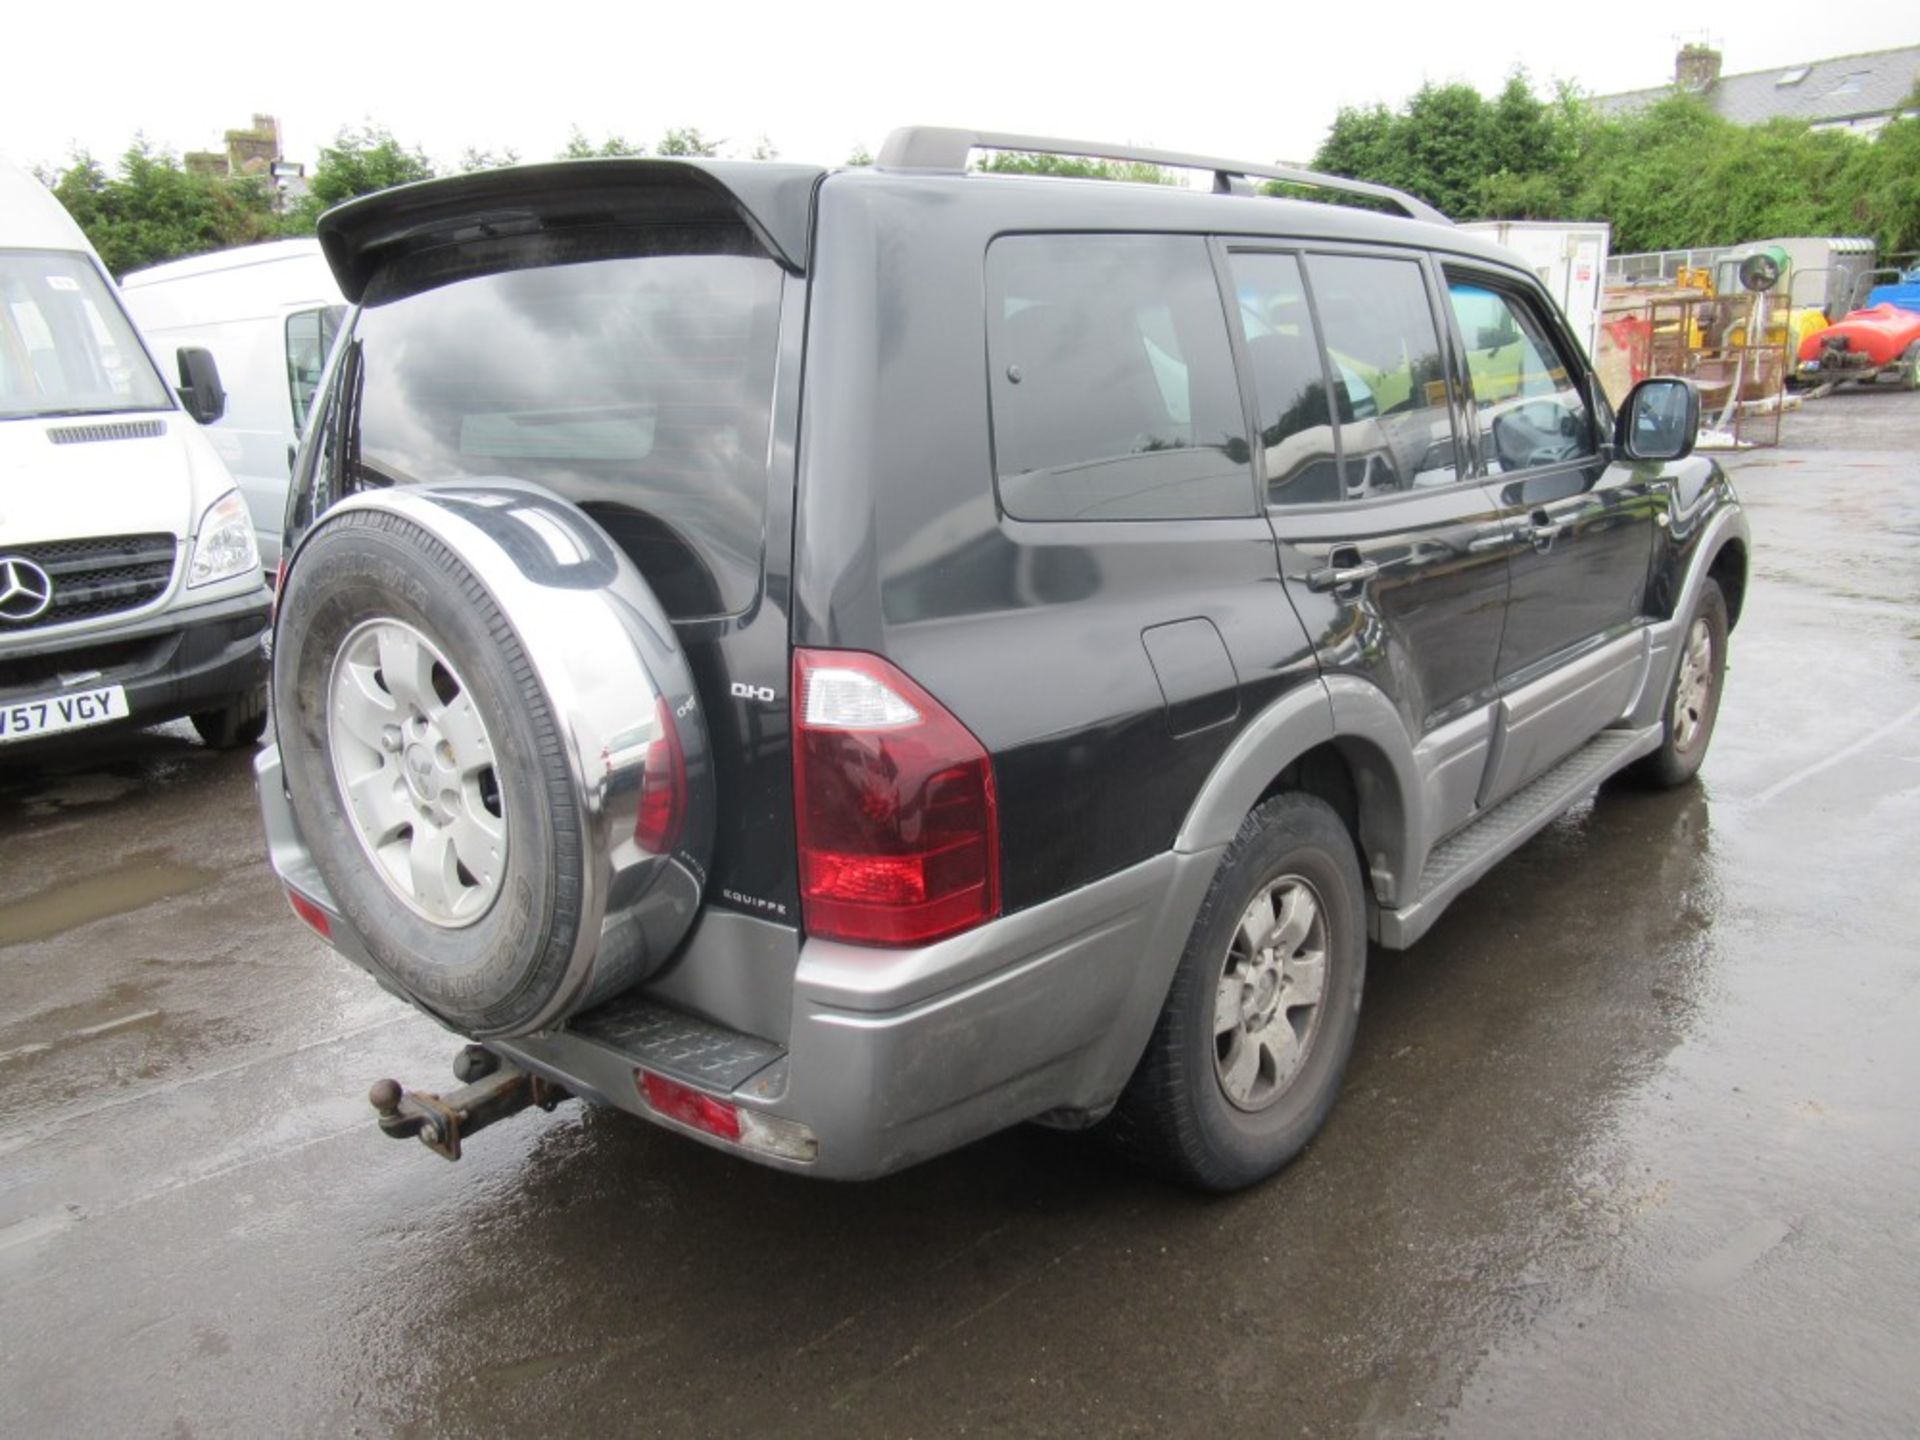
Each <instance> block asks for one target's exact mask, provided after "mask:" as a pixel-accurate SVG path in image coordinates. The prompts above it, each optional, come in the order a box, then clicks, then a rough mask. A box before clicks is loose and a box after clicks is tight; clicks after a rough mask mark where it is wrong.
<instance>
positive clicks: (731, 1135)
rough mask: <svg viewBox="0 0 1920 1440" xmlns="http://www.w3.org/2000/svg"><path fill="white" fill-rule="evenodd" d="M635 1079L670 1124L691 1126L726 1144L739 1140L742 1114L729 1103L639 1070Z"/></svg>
mask: <svg viewBox="0 0 1920 1440" xmlns="http://www.w3.org/2000/svg"><path fill="white" fill-rule="evenodd" d="M633 1078H634V1080H635V1082H636V1083H638V1085H639V1087H640V1094H641V1095H642V1096H643V1097H644V1098H645V1100H646V1102H647V1104H649V1105H651V1106H652V1107H653V1108H654V1109H655V1110H656V1111H658V1112H659V1113H660V1114H662V1115H664V1116H666V1117H667V1118H668V1119H669V1120H678V1121H679V1122H680V1123H681V1124H682V1125H691V1126H692V1127H693V1128H694V1129H696V1130H701V1131H704V1132H706V1133H707V1134H709V1135H717V1136H719V1137H720V1138H721V1139H722V1140H734V1141H738V1140H739V1138H740V1112H739V1111H738V1110H737V1109H735V1108H734V1107H733V1106H731V1105H729V1104H727V1103H726V1101H724V1100H716V1099H714V1098H713V1096H711V1095H708V1094H705V1093H704V1092H702V1091H699V1090H696V1089H694V1088H693V1087H692V1086H691V1085H682V1084H681V1083H680V1082H679V1081H678V1080H669V1079H667V1077H666V1076H664V1075H656V1074H654V1073H653V1072H652V1071H651V1070H636V1071H634V1074H633Z"/></svg>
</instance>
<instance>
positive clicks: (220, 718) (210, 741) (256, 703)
mask: <svg viewBox="0 0 1920 1440" xmlns="http://www.w3.org/2000/svg"><path fill="white" fill-rule="evenodd" d="M189 718H191V719H192V721H193V728H194V731H195V732H196V733H197V734H198V735H199V736H200V739H201V742H202V743H203V744H205V745H206V746H207V747H208V748H209V749H212V750H239V749H242V748H245V747H251V746H254V745H258V744H259V743H260V737H261V736H263V735H265V734H266V733H267V687H266V686H264V685H260V686H256V687H255V688H254V689H252V690H249V691H248V692H247V693H246V694H244V695H242V696H240V697H239V698H238V699H236V700H235V701H234V702H233V703H232V704H231V705H227V706H223V707H222V708H220V709H218V710H199V711H196V712H194V714H193V715H192V716H191V717H189Z"/></svg>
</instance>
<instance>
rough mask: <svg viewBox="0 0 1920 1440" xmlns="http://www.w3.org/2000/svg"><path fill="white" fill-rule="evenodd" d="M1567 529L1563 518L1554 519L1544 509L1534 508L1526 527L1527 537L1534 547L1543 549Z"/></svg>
mask: <svg viewBox="0 0 1920 1440" xmlns="http://www.w3.org/2000/svg"><path fill="white" fill-rule="evenodd" d="M1566 529H1567V522H1566V521H1565V520H1555V519H1554V518H1553V517H1552V516H1551V515H1549V514H1547V512H1546V511H1544V510H1536V511H1534V512H1533V515H1532V517H1531V524H1530V525H1529V526H1528V527H1527V538H1528V539H1529V540H1531V541H1533V546H1534V549H1536V550H1544V549H1546V548H1547V546H1549V545H1551V544H1552V543H1553V542H1554V541H1555V540H1557V539H1559V538H1560V536H1561V535H1562V534H1564V533H1565V531H1566Z"/></svg>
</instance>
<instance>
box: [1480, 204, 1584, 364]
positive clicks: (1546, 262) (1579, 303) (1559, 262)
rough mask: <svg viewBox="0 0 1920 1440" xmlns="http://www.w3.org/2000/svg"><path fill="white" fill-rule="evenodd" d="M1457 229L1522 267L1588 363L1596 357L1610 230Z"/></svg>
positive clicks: (1549, 224) (1514, 225)
mask: <svg viewBox="0 0 1920 1440" xmlns="http://www.w3.org/2000/svg"><path fill="white" fill-rule="evenodd" d="M1460 228H1461V229H1462V230H1468V231H1471V232H1472V233H1474V234H1476V235H1484V236H1486V237H1487V238H1488V239H1489V240H1492V241H1493V242H1494V243H1495V244H1497V245H1504V246H1506V247H1507V248H1508V249H1509V250H1511V251H1513V252H1514V253H1515V254H1516V255H1518V256H1519V257H1520V258H1521V259H1522V260H1523V261H1525V262H1526V266H1527V268H1528V269H1529V270H1531V271H1533V273H1534V274H1536V275H1538V276H1539V277H1540V283H1541V284H1543V285H1545V286H1546V287H1547V291H1548V293H1549V294H1551V295H1552V296H1553V298H1554V300H1555V301H1557V302H1558V303H1559V306H1560V308H1561V310H1563V311H1564V312H1566V317H1567V324H1568V325H1569V326H1570V327H1571V328H1572V330H1573V333H1574V335H1575V336H1576V337H1578V339H1579V341H1580V343H1581V344H1582V345H1584V346H1586V348H1587V358H1588V359H1589V360H1591V359H1593V358H1594V356H1595V355H1596V354H1598V353H1599V335H1600V292H1601V290H1602V288H1603V287H1604V285H1605V283H1606V268H1607V246H1608V244H1609V242H1610V241H1611V240H1612V236H1613V231H1612V228H1611V227H1610V226H1608V225H1607V224H1605V223H1604V222H1601V221H1586V220H1475V221H1472V222H1470V223H1468V224H1465V225H1462V226H1461V227H1460Z"/></svg>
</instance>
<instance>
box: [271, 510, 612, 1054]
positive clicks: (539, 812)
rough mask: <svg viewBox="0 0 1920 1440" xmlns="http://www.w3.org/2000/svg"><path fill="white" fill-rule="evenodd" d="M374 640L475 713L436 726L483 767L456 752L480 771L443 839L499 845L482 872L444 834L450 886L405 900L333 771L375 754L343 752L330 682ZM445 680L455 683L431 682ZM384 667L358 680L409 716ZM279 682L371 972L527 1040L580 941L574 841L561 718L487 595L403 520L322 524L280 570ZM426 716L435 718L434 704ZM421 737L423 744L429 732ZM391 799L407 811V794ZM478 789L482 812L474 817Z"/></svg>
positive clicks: (306, 816) (577, 828) (422, 999)
mask: <svg viewBox="0 0 1920 1440" xmlns="http://www.w3.org/2000/svg"><path fill="white" fill-rule="evenodd" d="M370 627H372V628H371V631H370ZM381 627H389V629H388V630H382V629H381ZM369 633H371V634H372V635H373V636H374V640H375V644H376V647H377V645H378V644H379V643H380V642H381V641H382V640H383V639H384V638H386V637H387V635H388V634H389V633H391V635H393V636H397V637H399V640H400V642H401V643H402V644H405V645H411V646H412V647H414V650H415V652H416V653H417V654H418V656H419V657H420V658H419V668H420V670H421V671H423V672H425V673H427V674H428V676H429V678H430V682H431V683H435V684H440V685H441V686H442V687H443V688H444V689H445V690H446V691H447V692H449V693H450V694H452V695H453V696H454V697H455V698H453V699H449V700H447V702H446V709H448V710H452V709H453V708H455V706H456V705H470V706H471V710H470V711H463V715H465V716H470V717H473V718H469V719H467V721H466V724H465V726H464V729H463V731H456V729H455V728H454V725H453V722H449V724H448V725H447V727H446V731H447V738H448V739H449V740H450V741H451V742H452V743H454V744H456V745H457V744H460V743H462V739H461V736H462V734H464V736H465V740H464V743H465V744H466V746H467V748H469V749H472V750H474V751H475V753H476V756H478V757H479V759H478V762H476V760H475V758H474V757H470V756H456V758H457V760H458V761H459V764H460V767H461V768H463V769H472V770H474V771H475V772H476V773H475V775H474V778H473V782H472V784H471V785H470V786H469V787H468V789H467V791H466V792H465V794H464V799H465V806H466V808H465V810H463V811H458V812H457V813H452V814H451V815H450V817H449V819H448V821H447V823H446V825H445V827H444V830H445V833H446V834H447V835H448V836H450V837H459V836H471V835H473V834H474V833H475V831H474V828H473V825H474V823H476V822H477V823H478V824H479V825H480V826H481V829H482V833H493V834H497V836H498V837H499V839H498V842H497V843H498V844H499V848H500V851H501V852H503V853H502V855H501V857H500V860H499V862H498V864H497V868H495V869H491V870H489V869H486V868H484V866H483V861H484V859H485V856H484V853H482V854H479V855H473V856H470V855H469V854H468V853H467V851H466V849H465V848H463V846H462V843H461V840H460V839H458V838H455V839H450V840H449V843H450V844H451V845H452V847H453V849H452V853H453V860H451V861H443V862H442V864H441V865H440V866H436V867H434V870H433V872H432V873H433V874H435V875H438V874H439V873H440V872H441V871H442V870H443V869H450V870H451V871H452V873H453V874H454V882H455V883H453V884H449V885H443V887H442V888H441V889H439V890H437V891H436V890H434V889H431V888H429V889H427V890H426V891H424V892H421V891H416V892H415V896H414V897H409V896H408V895H406V894H403V893H402V890H403V886H402V884H401V880H400V877H399V876H397V875H395V874H385V873H382V870H381V859H380V855H381V854H383V853H385V849H384V847H382V846H381V844H380V840H379V836H378V834H377V833H373V832H377V831H378V828H379V827H378V826H377V825H375V826H369V824H368V823H367V822H366V821H365V819H364V818H363V816H362V815H359V814H356V813H354V812H353V811H352V810H351V809H350V806H349V803H348V801H347V798H346V794H345V791H346V789H347V788H348V785H349V782H348V780H347V779H346V778H344V777H345V776H346V774H347V770H346V769H343V768H342V766H343V763H344V764H345V765H347V766H348V768H351V764H352V761H353V758H354V757H355V756H356V755H360V754H363V753H365V752H366V751H368V750H370V749H371V748H372V747H370V746H365V745H361V749H360V750H358V751H356V750H355V749H354V748H353V747H354V746H356V745H360V744H361V742H360V741H359V740H357V739H356V738H355V735H354V734H353V733H352V727H351V726H349V725H348V724H347V723H346V722H345V721H343V720H342V719H341V718H340V714H341V713H343V712H341V711H340V706H341V699H340V697H341V695H342V693H343V692H342V684H343V682H342V680H341V679H340V676H341V675H342V673H343V668H342V667H344V666H347V665H349V664H350V663H351V661H352V658H353V656H354V655H355V654H356V653H358V652H356V651H355V648H354V647H355V645H356V644H364V637H366V636H367V635H368V634H369ZM356 637H363V638H362V640H360V641H356ZM408 637H411V638H410V639H409V638H408ZM369 668H370V667H366V666H363V667H362V673H363V674H364V673H365V672H366V670H367V669H369ZM443 672H444V673H445V674H446V675H450V676H451V677H452V678H451V679H450V680H442V679H441V676H442V673H443ZM383 673H384V672H376V673H375V674H374V675H373V677H372V680H371V682H370V683H372V684H373V685H375V686H377V687H379V688H380V689H381V690H389V689H390V692H391V694H392V696H393V697H394V699H395V701H396V702H397V706H398V709H399V711H400V712H401V713H402V714H403V715H404V714H410V713H412V712H411V708H410V707H411V704H412V702H411V701H410V700H408V699H407V698H406V696H407V695H408V694H409V693H410V692H404V691H403V690H402V688H401V686H400V685H399V684H396V683H394V682H392V681H391V680H388V679H385V678H383ZM274 686H275V689H274V702H275V709H276V712H277V716H278V719H277V729H278V732H279V743H280V752H281V758H282V763H283V764H284V766H285V768H286V775H287V783H288V787H289V791H290V793H292V794H293V795H295V796H297V797H298V798H299V800H300V804H299V807H298V813H299V815H300V819H301V825H302V829H303V831H304V833H305V836H306V840H307V843H308V845H309V847H310V849H311V851H312V854H313V858H314V863H315V864H316V865H317V866H318V868H319V870H320V873H321V876H322V878H323V879H325V881H326V882H327V886H328V888H329V890H330V891H331V892H332V894H333V896H334V898H335V899H336V900H337V901H338V902H339V904H340V905H341V907H342V908H343V910H344V911H345V913H346V916H347V919H348V920H349V922H350V923H351V925H352V927H353V929H354V930H355V932H356V933H357V934H358V935H359V936H361V937H362V938H363V940H364V941H365V944H366V948H367V952H368V957H369V960H370V961H371V968H372V969H373V970H374V971H375V973H376V974H377V975H378V976H379V977H380V978H382V979H383V980H385V981H386V982H387V983H388V984H389V985H390V986H392V987H393V988H394V989H396V990H398V991H399V992H401V993H403V994H405V995H407V996H408V997H409V998H411V999H412V1000H413V1001H414V1002H415V1003H416V1004H418V1005H419V1006H420V1007H421V1008H423V1009H425V1010H427V1011H428V1012H429V1013H431V1014H433V1015H436V1016H438V1017H439V1018H440V1019H442V1020H443V1021H445V1022H446V1023H448V1024H449V1025H451V1026H453V1027H454V1028H456V1029H458V1030H460V1031H462V1032H463V1033H466V1034H470V1035H482V1036H490V1035H511V1034H515V1033H521V1032H522V1031H523V1029H524V1028H525V1027H526V1026H528V1025H529V1024H530V1023H531V1022H532V1020H533V1018H534V1017H536V1016H537V1015H539V1014H540V1013H542V1011H543V1008H544V1007H545V1006H546V1005H547V1004H548V1003H549V1001H550V1000H551V999H552V997H553V996H554V995H555V994H556V993H557V992H558V991H559V989H560V988H561V987H562V985H563V984H564V983H565V980H566V974H567V970H568V965H569V960H570V957H571V956H572V955H573V952H574V949H575V946H576V944H577V943H578V941H579V939H580V931H581V926H582V924H583V915H584V868H583V861H582V856H583V851H584V848H585V844H586V841H585V832H584V822H583V817H582V813H581V807H580V803H579V801H578V799H577V797H576V796H575V794H574V787H573V782H572V777H571V775H570V772H569V770H568V766H567V761H566V757H565V751H564V741H563V738H562V735H561V731H560V727H559V723H558V721H557V719H556V717H555V715H554V713H553V709H552V706H551V705H550V704H549V702H548V700H547V697H546V694H545V692H544V691H543V690H542V688H541V686H540V683H539V681H538V679H537V678H536V677H535V674H534V669H533V666H532V664H531V663H530V661H529V660H528V658H527V655H526V653H525V651H524V650H523V649H522V647H521V644H520V641H519V639H518V637H517V636H516V635H515V633H514V630H513V627H512V626H511V625H510V624H509V623H508V621H507V619H506V616H505V615H504V614H503V613H502V612H501V610H500V608H499V606H498V605H497V604H496V603H495V602H494V599H493V597H492V596H491V595H490V594H489V593H488V591H487V589H486V587H485V586H483V585H482V584H481V583H480V581H479V580H478V579H477V578H476V577H475V576H474V574H473V573H472V572H471V571H470V570H469V569H468V568H467V566H466V564H465V563H464V561H463V560H462V559H461V557H460V556H458V555H457V554H455V553H454V552H453V551H452V550H451V549H450V548H448V547H447V546H446V545H444V544H442V543H441V542H440V541H439V540H438V539H437V538H435V537H434V536H432V535H431V534H429V533H428V532H427V531H426V530H424V529H423V528H421V527H420V526H418V525H416V524H414V523H413V522H412V521H410V520H407V519H405V518H402V517H399V516H395V515H392V514H388V513H382V512H377V511H362V512H357V513H353V514H345V515H341V516H339V517H337V518H335V519H332V520H331V521H329V523H328V524H327V526H326V527H325V528H324V529H320V530H317V531H316V532H315V533H314V534H313V536H312V537H310V539H309V541H308V543H307V544H306V546H305V547H304V548H303V550H302V552H301V555H300V561H299V563H298V564H297V565H296V566H294V567H293V568H292V569H291V570H290V571H289V572H288V577H287V583H286V588H285V591H284V593H283V595H282V598H281V615H280V624H279V640H278V644H277V653H276V656H275V664H274ZM362 688H363V689H364V688H365V687H364V685H363V687H362ZM413 688H414V690H415V691H417V690H418V689H419V686H417V685H416V686H415V687H413ZM375 698H376V699H378V698H379V697H378V696H377V695H376V696H375ZM423 708H424V709H425V710H428V711H432V710H433V709H434V706H433V703H432V701H431V700H428V701H426V702H425V704H424V707H423ZM474 718H477V721H478V725H477V727H476V726H475V725H474V723H473V719H474ZM415 723H417V722H416V721H415V720H410V719H408V720H403V721H402V724H403V726H411V725H413V724H415ZM404 743H405V742H404V741H403V744H404ZM426 744H427V747H429V748H432V747H433V746H434V744H435V740H434V737H433V736H431V735H429V736H428V737H427V741H426ZM336 750H338V751H340V755H341V757H344V760H343V759H342V758H340V757H337V756H336ZM356 793H358V792H357V791H356ZM394 793H395V794H396V795H398V796H399V797H400V800H401V802H402V803H403V804H404V803H409V802H407V797H406V792H405V791H404V789H398V788H396V789H395V792H394ZM475 795H477V796H478V797H479V799H478V803H479V804H480V805H481V807H482V809H483V810H484V811H486V812H487V813H485V814H482V813H480V811H476V810H474V809H473V806H474V804H475V803H476V801H475V799H474V796H475ZM459 798H460V797H456V800H455V802H454V804H455V805H456V806H457V805H458V804H459ZM489 817H491V823H489ZM423 823H426V821H425V819H424V818H423ZM409 829H410V830H411V827H409ZM396 833H398V832H396ZM413 833H416V834H417V832H413ZM437 833H438V831H437V830H430V831H429V838H430V839H432V838H435V837H436V836H437ZM408 843H409V844H411V835H409V837H408ZM470 843H471V842H470ZM479 843H482V844H484V843H485V842H484V841H483V842H479ZM456 862H457V863H456ZM394 863H395V864H396V866H398V865H399V864H400V863H401V862H400V858H399V856H398V855H396V857H395V862H394ZM468 881H475V882H478V883H476V884H473V885H469V884H467V882H468ZM462 907H464V909H463V908H462Z"/></svg>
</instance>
